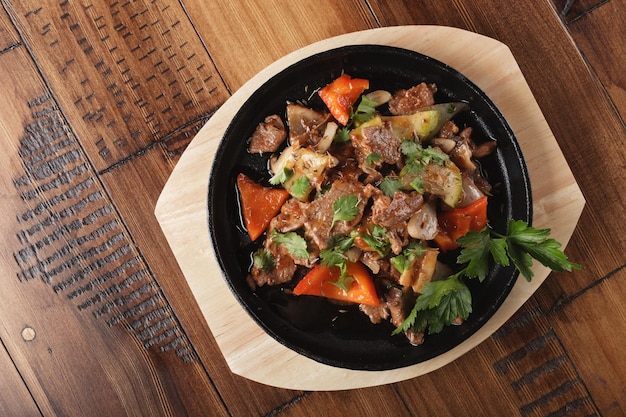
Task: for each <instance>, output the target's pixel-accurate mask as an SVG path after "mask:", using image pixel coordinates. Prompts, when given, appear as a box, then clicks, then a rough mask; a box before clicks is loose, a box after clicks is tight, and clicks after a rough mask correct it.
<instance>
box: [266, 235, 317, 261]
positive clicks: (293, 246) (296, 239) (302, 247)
mask: <svg viewBox="0 0 626 417" xmlns="http://www.w3.org/2000/svg"><path fill="white" fill-rule="evenodd" d="M270 238H271V239H272V242H274V243H276V244H278V245H283V246H284V247H285V249H287V252H289V253H290V254H291V255H293V256H295V257H296V258H300V259H308V257H309V256H310V254H309V250H308V247H307V243H306V240H304V238H303V237H302V236H300V235H299V234H297V233H296V232H287V233H280V232H279V231H277V230H276V229H272V231H271V232H270Z"/></svg>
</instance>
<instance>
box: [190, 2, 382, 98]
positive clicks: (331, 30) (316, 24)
mask: <svg viewBox="0 0 626 417" xmlns="http://www.w3.org/2000/svg"><path fill="white" fill-rule="evenodd" d="M187 10H188V11H189V13H190V14H191V15H192V17H193V22H194V23H195V25H196V30H197V31H198V34H199V35H200V36H201V37H202V38H203V39H205V42H206V44H207V47H208V48H209V50H211V51H212V53H217V54H218V56H219V57H220V58H222V59H219V63H218V64H217V65H218V69H219V71H220V74H222V77H223V78H224V82H225V83H226V85H227V86H228V87H229V89H230V91H231V92H234V91H236V90H237V89H239V88H240V87H241V86H242V85H243V84H244V83H245V82H246V81H248V80H249V79H250V78H252V76H254V75H255V74H256V73H257V72H259V71H261V70H262V69H263V68H265V67H266V66H268V65H269V64H271V63H272V62H274V61H276V60H277V59H279V58H281V57H283V56H284V55H286V54H288V53H289V52H292V51H294V50H296V49H298V48H302V47H303V46H306V45H308V44H311V43H313V42H316V41H320V40H322V39H326V38H328V37H331V36H334V35H339V34H342V33H349V32H354V31H357V30H363V29H369V28H373V27H376V26H377V25H376V21H375V20H374V18H373V16H372V14H371V13H370V11H369V10H368V6H367V3H366V2H363V1H357V0H348V1H339V2H338V1H334V0H318V1H309V2H307V1H288V2H285V1H281V0H266V1H263V2H254V1H249V0H235V1H223V0H220V1H214V2H206V1H205V2H203V1H193V2H189V3H188V4H187ZM240 22H241V23H240ZM244 22H254V23H253V24H245V23H244ZM233 39H236V40H237V41H236V42H233Z"/></svg>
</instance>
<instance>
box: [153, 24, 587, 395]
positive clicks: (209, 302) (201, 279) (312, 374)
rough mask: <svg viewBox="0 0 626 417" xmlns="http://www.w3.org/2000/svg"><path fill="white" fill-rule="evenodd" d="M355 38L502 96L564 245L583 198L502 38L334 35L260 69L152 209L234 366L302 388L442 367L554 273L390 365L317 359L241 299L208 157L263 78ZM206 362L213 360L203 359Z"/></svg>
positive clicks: (372, 381)
mask: <svg viewBox="0 0 626 417" xmlns="http://www.w3.org/2000/svg"><path fill="white" fill-rule="evenodd" d="M351 44H382V45H391V46H398V47H403V48H407V49H412V50H415V51H417V52H420V53H423V54H425V55H428V56H431V57H433V58H435V59H438V60H440V61H442V62H444V63H447V64H448V65H450V66H452V67H454V68H456V69H457V70H459V71H460V72H462V73H463V74H464V75H465V76H467V77H468V78H469V79H470V80H472V81H473V82H474V83H476V84H477V85H478V86H479V87H480V88H481V89H482V90H483V91H485V92H486V93H487V95H488V96H489V97H490V98H491V99H492V100H493V101H494V102H495V103H496V105H497V106H498V108H499V109H500V111H501V112H502V113H503V114H504V116H505V117H506V119H507V120H508V122H509V124H510V125H511V127H512V128H513V130H514V132H515V134H516V136H517V138H518V141H519V142H520V146H521V148H522V151H523V153H524V156H525V159H526V162H527V165H528V168H529V174H530V180H531V185H532V189H533V209H534V219H533V224H534V225H535V226H536V227H541V228H543V227H549V228H551V229H552V236H553V237H555V238H556V239H557V240H559V241H560V242H562V243H563V244H564V245H565V244H567V242H568V241H569V239H570V237H571V235H572V233H573V231H574V228H575V226H576V223H577V222H578V218H579V217H580V214H581V212H582V209H583V207H584V204H585V201H584V198H583V196H582V193H581V192H580V189H579V188H578V185H577V184H576V182H575V179H574V177H573V175H572V173H571V171H570V169H569V167H568V165H567V162H566V161H565V158H564V157H563V154H562V153H561V150H560V149H559V147H558V144H557V142H556V139H555V138H554V136H553V134H552V132H551V130H550V128H549V126H548V125H547V122H546V121H545V119H544V117H543V115H542V113H541V111H540V109H539V106H538V105H537V103H536V101H535V99H534V97H533V95H532V93H531V91H530V89H529V87H528V85H527V83H526V81H525V79H524V77H523V75H522V74H521V71H520V69H519V67H518V65H517V63H516V61H515V59H514V57H513V55H512V54H511V52H510V50H509V49H508V48H507V47H506V46H505V45H504V44H502V43H500V42H498V41H496V40H494V39H491V38H487V37H485V36H482V35H479V34H476V33H472V32H467V31H464V30H461V29H457V28H451V27H442V26H398V27H388V28H380V29H372V30H366V31H362V32H356V33H350V34H345V35H341V36H337V37H334V38H330V39H327V40H324V41H321V42H318V43H314V44H312V45H309V46H307V47H304V48H302V49H300V50H298V51H295V52H293V53H291V54H289V55H287V56H285V57H284V58H282V59H280V60H278V61H276V62H275V63H273V64H272V65H270V66H268V67H267V68H266V69H264V70H263V71H261V72H260V73H259V74H257V75H256V76H255V77H253V78H252V79H251V80H250V81H249V82H247V83H246V84H245V85H244V86H242V88H241V89H240V90H238V91H237V92H236V93H235V94H233V96H232V97H231V98H230V99H229V100H228V101H227V102H226V103H225V104H224V105H223V106H222V107H221V108H220V109H219V110H218V111H217V112H216V113H215V115H214V116H213V117H212V118H211V119H210V120H209V121H208V122H207V124H206V125H205V126H204V127H203V128H202V129H201V130H200V132H199V133H198V134H197V136H196V137H195V138H194V140H193V141H192V142H191V144H190V145H189V146H188V148H187V150H186V151H185V153H184V154H183V155H182V157H181V159H180V161H179V163H178V164H177V166H176V167H175V169H174V171H173V173H172V175H171V177H170V178H169V180H168V182H167V184H166V186H165V187H164V190H163V192H162V194H161V196H160V197H159V200H158V202H157V205H156V209H155V215H156V217H157V220H158V222H159V223H160V225H161V227H162V229H163V232H164V233H165V236H166V238H167V240H168V242H169V245H170V247H171V248H172V251H173V253H174V255H175V257H176V259H177V261H178V263H179V265H180V267H181V270H182V272H183V274H184V276H185V278H186V280H187V283H188V284H189V286H190V288H191V290H192V292H193V294H194V296H195V298H196V301H197V302H198V304H199V306H200V309H201V311H202V313H203V315H204V317H205V319H206V322H207V324H208V325H209V328H210V329H211V331H212V333H213V335H214V337H215V339H216V341H217V343H218V346H219V347H220V349H221V351H222V354H223V355H224V357H225V359H226V361H227V363H228V366H229V367H230V369H231V370H232V371H233V372H234V373H235V374H238V375H241V376H243V377H246V378H249V379H251V380H254V381H257V382H261V383H264V384H268V385H272V386H277V387H282V388H289V389H299V390H341V389H351V388H361V387H367V386H375V385H381V384H387V383H392V382H397V381H401V380H405V379H409V378H414V377H417V376H419V375H423V374H425V373H428V372H430V371H433V370H435V369H438V368H440V367H442V366H444V365H446V364H448V363H449V362H451V361H453V360H454V359H456V358H458V357H459V356H461V355H462V354H464V353H466V352H467V351H469V350H470V349H472V348H474V347H475V346H477V345H478V344H479V343H480V342H482V341H483V340H485V339H486V338H488V337H489V336H490V335H491V334H493V332H495V331H496V330H497V329H498V328H499V327H501V326H502V325H503V324H504V323H505V321H506V320H508V319H509V318H510V317H511V316H512V315H513V314H514V313H515V312H516V311H517V310H518V309H519V308H520V307H521V306H522V304H523V303H524V302H525V301H526V300H528V298H529V297H530V296H531V295H532V294H533V292H534V291H535V290H536V289H537V288H538V287H539V286H540V285H541V283H542V282H543V281H544V280H545V279H546V277H547V276H548V274H549V272H550V271H549V270H548V269H547V268H545V267H543V266H541V265H535V266H534V267H533V271H534V273H535V277H534V279H533V281H532V282H531V283H528V282H526V281H525V280H524V279H518V280H517V282H516V284H515V285H514V287H513V289H512V290H511V293H510V295H509V296H508V297H507V299H506V300H505V302H504V304H503V305H502V306H501V308H500V309H499V310H498V311H497V312H496V313H495V314H494V316H493V317H492V318H491V319H490V320H489V321H488V322H487V323H486V324H485V325H484V326H483V327H482V328H481V329H480V330H479V331H478V332H476V333H475V334H474V335H473V336H471V337H470V338H469V339H467V340H466V341H464V342H463V343H461V344H460V345H459V346H457V347H455V348H454V349H452V350H450V351H448V352H446V353H444V354H442V355H440V356H437V357H436V358H433V359H431V360H428V361H425V362H422V363H419V364H416V365H413V366H409V367H406V368H402V369H395V370H389V371H354V370H348V369H342V368H335V367H331V366H327V365H324V364H320V363H318V362H316V361H313V360H311V359H309V358H307V357H304V356H302V355H299V354H297V353H295V352H293V351H292V350H290V349H288V348H286V347H285V346H283V345H282V344H280V343H278V342H277V341H275V340H274V339H273V338H271V337H270V336H268V335H267V334H266V333H265V332H264V331H263V330H262V329H261V328H260V327H259V326H258V325H257V324H256V323H255V322H254V321H253V320H252V319H251V318H250V317H249V316H248V315H247V313H246V312H245V310H244V309H243V308H242V307H241V306H240V305H239V304H238V302H237V301H236V299H235V297H234V296H233V295H232V293H231V292H230V290H229V288H228V286H227V284H226V283H225V281H224V279H223V277H222V275H221V272H220V270H219V267H218V265H217V261H216V260H215V258H214V255H213V250H212V247H211V241H210V237H209V234H208V226H207V209H206V198H207V192H208V186H209V184H208V179H209V173H210V169H211V163H212V160H213V157H214V154H215V151H216V149H217V146H218V144H219V142H220V140H221V137H222V134H223V132H224V131H225V129H226V127H227V125H228V123H229V121H230V119H231V117H232V116H233V115H234V114H235V112H236V111H237V109H238V108H239V107H240V106H241V105H242V104H243V103H244V102H245V100H246V99H247V97H248V96H249V95H250V94H252V92H254V91H255V90H256V89H257V88H258V87H259V86H260V85H262V84H263V82H264V81H265V80H267V79H268V78H269V77H271V76H272V75H274V74H276V73H278V72H280V70H282V69H284V68H286V67H287V66H289V65H291V64H293V63H295V62H297V61H299V60H301V59H302V58H305V57H307V56H310V55H312V54H315V53H318V52H321V51H324V50H328V49H332V48H335V47H340V46H345V45H351ZM204 359H208V358H204Z"/></svg>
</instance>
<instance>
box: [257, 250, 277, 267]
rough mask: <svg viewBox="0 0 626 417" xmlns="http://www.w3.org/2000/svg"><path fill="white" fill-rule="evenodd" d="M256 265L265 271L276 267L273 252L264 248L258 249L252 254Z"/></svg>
mask: <svg viewBox="0 0 626 417" xmlns="http://www.w3.org/2000/svg"><path fill="white" fill-rule="evenodd" d="M252 260H253V261H254V266H255V267H257V268H258V269H260V270H262V271H263V272H270V271H272V270H273V269H274V268H275V267H276V261H275V260H274V257H273V256H272V254H271V253H269V252H268V251H267V250H265V249H263V248H259V249H257V251H256V252H254V254H253V255H252Z"/></svg>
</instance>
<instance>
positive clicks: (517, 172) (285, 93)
mask: <svg viewBox="0 0 626 417" xmlns="http://www.w3.org/2000/svg"><path fill="white" fill-rule="evenodd" d="M343 72H345V73H347V74H349V75H351V76H352V77H358V78H366V79H369V80H370V90H377V89H384V90H387V91H390V92H395V91H397V90H399V89H403V88H409V87H411V86H414V85H416V84H418V83H420V82H422V81H425V82H427V83H436V84H437V86H438V91H437V94H436V96H435V99H436V102H438V103H445V102H452V101H464V102H467V103H469V105H470V110H469V111H465V112H463V113H460V114H459V115H457V116H456V117H455V119H454V120H455V121H456V123H457V124H458V125H459V126H461V127H463V126H471V127H473V138H474V140H475V141H477V142H481V141H486V140H496V141H497V142H498V147H497V152H496V153H494V154H493V155H491V156H489V157H487V158H484V159H483V160H482V161H481V167H482V169H483V171H484V173H485V174H486V176H487V177H488V179H489V181H490V182H491V183H492V184H494V185H495V192H494V195H493V196H492V197H490V201H489V219H490V224H491V225H492V227H494V228H495V229H496V230H500V231H503V230H504V229H505V228H506V223H507V222H508V220H509V219H511V218H515V219H520V220H525V221H527V222H529V223H530V221H531V217H532V202H531V190H530V184H529V179H528V173H527V170H526V165H525V162H524V159H523V156H522V153H521V151H520V148H519V145H518V143H517V141H516V139H515V136H514V134H513V132H512V130H511V129H510V127H509V126H508V124H507V122H506V120H505V119H504V117H503V116H502V114H501V113H500V112H499V110H498V109H497V108H496V106H495V105H494V104H493V103H492V102H491V100H490V99H489V98H488V97H487V96H486V95H485V94H484V93H483V92H482V91H481V90H480V89H479V88H478V87H477V86H475V85H474V84H473V83H472V82H470V81H469V80H468V79H467V78H465V77H464V76H463V75H462V74H460V73H459V72H457V71H456V70H454V69H453V68H450V67H449V66H446V65H445V64H443V63H441V62H439V61H437V60H435V59H432V58H430V57H427V56H424V55H422V54H419V53H416V52H413V51H409V50H406V49H400V48H395V47H388V46H378V45H355V46H346V47H341V48H338V49H333V50H329V51H326V52H323V53H319V54H317V55H313V56H311V57H309V58H306V59H304V60H302V61H299V62H298V63H296V64H294V65H292V66H290V67H288V68H286V69H284V70H283V71H281V72H280V73H279V74H277V75H276V76H274V77H272V78H271V79H270V80H268V81H267V82H266V83H265V84H263V85H262V86H261V87H260V88H259V89H258V90H257V91H256V92H255V93H254V94H252V96H251V97H250V98H249V99H248V100H247V101H246V102H245V103H244V105H243V106H242V107H241V109H240V110H239V111H238V112H237V114H236V115H235V116H234V118H233V120H232V122H231V123H230V125H229V126H228V128H227V130H226V132H225V134H224V137H223V139H222V142H221V144H220V146H219V148H218V151H217V154H216V157H215V161H214V163H213V167H212V171H211V176H210V187H209V194H208V219H209V229H210V235H211V239H212V242H213V245H214V247H215V252H216V257H217V260H218V263H219V265H220V268H221V273H222V274H223V276H224V278H225V280H226V282H227V283H228V285H229V287H230V289H231V290H232V292H233V293H234V294H235V296H236V298H237V299H238V300H239V302H240V303H241V305H242V306H243V307H244V308H245V309H246V311H247V312H248V314H249V315H250V316H251V317H252V318H253V319H254V320H255V321H256V322H257V323H258V324H259V325H260V326H261V327H262V328H263V329H264V330H265V331H266V332H267V333H268V334H269V335H270V336H272V337H273V338H275V339H276V340H277V341H279V342H280V343H282V344H284V345H285V346H287V347H289V348H290V349H293V350H295V351H296V352H299V353H300V354H302V355H305V356H307V357H310V358H312V359H314V360H316V361H318V362H321V363H324V364H327V365H331V366H336V367H343V368H348V369H358V370H389V369H396V368H401V367H405V366H409V365H413V364H416V363H419V362H422V361H425V360H428V359H431V358H433V357H435V356H437V355H440V354H442V353H444V352H446V351H448V350H450V349H451V348H453V347H455V346H457V345H458V344H460V343H461V342H463V341H464V340H466V339H467V338H468V337H469V336H471V335H472V334H473V333H475V332H476V331H477V330H478V329H479V328H480V327H481V326H482V325H483V324H484V323H485V322H486V321H487V320H488V319H489V318H490V317H491V316H492V315H493V313H494V312H495V311H496V310H497V309H498V308H499V307H500V305H501V304H502V302H503V301H504V299H505V298H506V296H507V295H508V293H509V291H510V289H511V287H512V286H513V284H514V283H515V280H516V279H517V275H518V274H517V272H516V271H515V270H514V269H512V268H510V267H506V268H503V267H499V266H494V267H492V269H491V272H490V274H489V276H488V277H487V278H486V279H485V281H483V282H482V283H480V284H479V283H478V282H477V280H471V281H469V282H467V284H468V285H469V287H470V290H471V292H472V297H473V312H472V313H471V315H470V317H469V319H468V320H467V321H466V322H465V323H464V324H462V325H460V326H451V327H448V328H445V329H444V330H443V331H442V332H441V333H439V334H433V335H427V337H426V340H425V342H424V343H423V344H422V345H420V346H417V347H416V346H411V345H410V344H409V343H408V342H407V340H406V338H405V337H404V336H403V335H398V336H391V332H392V330H393V327H392V326H391V324H379V325H373V324H370V322H369V319H368V318H367V317H366V316H365V315H364V314H362V313H360V312H359V311H358V309H357V308H356V306H351V307H346V306H337V305H335V304H332V303H330V302H328V301H327V300H325V299H321V298H316V297H295V296H293V295H289V294H288V292H285V291H284V289H283V288H280V287H274V288H272V287H262V288H260V289H258V290H257V292H256V293H254V292H252V291H251V290H250V288H249V287H248V285H247V284H246V282H245V277H246V275H247V274H248V270H249V267H250V265H251V253H252V252H254V250H256V247H257V246H256V244H255V243H253V242H250V239H249V238H248V236H247V234H246V232H245V229H244V227H243V226H242V221H241V218H240V214H239V203H238V195H237V190H236V185H235V178H236V176H237V174H238V173H240V172H243V173H245V174H247V175H249V176H251V177H252V178H254V179H256V180H258V181H261V182H265V183H266V181H267V180H268V178H269V174H268V171H267V162H268V158H269V155H265V156H259V155H251V154H249V153H248V152H247V141H248V138H249V137H250V136H251V134H252V132H253V130H254V128H255V127H256V125H257V124H258V123H259V122H261V121H262V120H263V119H264V118H265V117H266V116H267V115H270V114H279V115H282V116H284V114H285V105H286V103H287V102H295V101H300V102H306V103H307V104H308V105H309V106H311V107H313V108H319V109H322V108H323V104H322V103H321V101H320V100H319V97H318V96H317V94H316V90H317V89H318V88H320V87H323V86H324V85H326V84H328V83H329V82H330V81H332V80H333V79H335V78H336V77H338V76H339V75H340V74H341V73H343ZM266 184H267V183H266ZM209 273H212V271H207V274H209ZM287 288H289V286H287ZM214 296H215V297H220V294H215V295H214Z"/></svg>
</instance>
